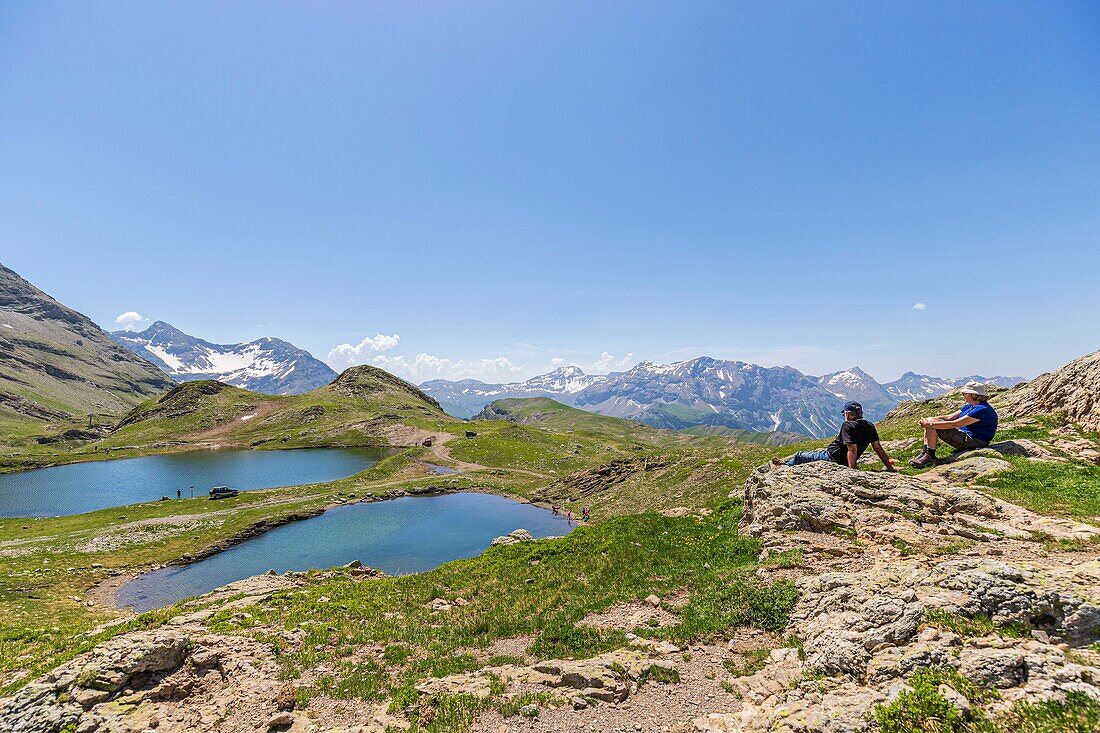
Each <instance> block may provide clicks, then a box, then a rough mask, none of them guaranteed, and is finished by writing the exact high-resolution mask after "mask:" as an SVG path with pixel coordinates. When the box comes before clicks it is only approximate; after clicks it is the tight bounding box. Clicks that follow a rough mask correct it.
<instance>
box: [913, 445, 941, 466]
mask: <svg viewBox="0 0 1100 733" xmlns="http://www.w3.org/2000/svg"><path fill="white" fill-rule="evenodd" d="M909 465H910V466H912V467H913V468H925V467H926V466H934V465H936V452H935V451H930V450H928V449H927V448H925V449H924V450H923V451H921V454H920V455H919V456H917V457H916V458H914V459H913V460H911V461H909Z"/></svg>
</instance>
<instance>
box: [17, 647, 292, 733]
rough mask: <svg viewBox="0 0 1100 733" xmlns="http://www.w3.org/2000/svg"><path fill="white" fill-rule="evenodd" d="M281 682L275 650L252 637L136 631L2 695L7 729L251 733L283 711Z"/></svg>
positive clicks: (24, 731) (20, 731)
mask: <svg viewBox="0 0 1100 733" xmlns="http://www.w3.org/2000/svg"><path fill="white" fill-rule="evenodd" d="M279 685H280V682H279V681H278V676H277V669H276V665H275V662H274V659H273V656H272V654H271V651H270V649H268V648H267V647H266V646H265V645H262V644H259V643H258V642H256V641H254V640H252V639H249V638H247V637H230V636H221V635H216V634H207V633H202V632H201V631H200V630H198V629H195V628H189V629H186V630H185V629H181V628H164V629H158V630H155V631H137V632H131V633H128V634H124V635H121V636H117V637H115V638H113V639H110V640H108V641H106V642H104V643H102V644H100V645H98V646H96V647H95V648H94V649H92V650H91V651H90V652H88V653H86V654H83V655H81V656H79V657H77V658H76V659H74V660H72V661H71V662H68V663H66V664H64V665H62V666H60V667H58V668H57V669H55V670H54V671H53V672H50V673H49V674H47V675H45V676H44V677H42V678H41V679H39V680H37V681H35V682H33V683H31V684H30V685H27V686H26V687H24V688H23V689H22V690H20V691H19V692H17V693H16V694H15V695H14V696H12V697H10V698H7V699H5V700H3V701H0V730H3V731H11V732H12V733H57V732H58V731H63V730H77V731H104V732H106V731H120V732H121V731H140V730H145V729H148V728H156V729H157V730H158V731H167V732H171V733H175V732H177V731H178V732H180V733H182V732H183V731H194V730H215V729H218V730H224V731H247V730H253V729H254V728H256V726H257V725H259V724H260V723H262V722H263V721H264V720H266V719H267V718H269V717H271V715H272V714H273V713H275V712H277V711H276V710H275V708H276V703H275V699H276V693H277V692H278V690H279ZM230 713H231V714H230Z"/></svg>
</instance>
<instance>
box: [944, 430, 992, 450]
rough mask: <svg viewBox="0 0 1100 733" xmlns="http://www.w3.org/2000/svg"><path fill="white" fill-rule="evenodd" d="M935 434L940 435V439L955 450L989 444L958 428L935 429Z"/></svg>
mask: <svg viewBox="0 0 1100 733" xmlns="http://www.w3.org/2000/svg"><path fill="white" fill-rule="evenodd" d="M936 435H938V436H940V440H942V441H943V442H944V443H947V444H948V445H949V446H951V447H952V448H954V449H955V450H957V451H964V450H975V449H977V448H985V447H986V446H987V445H989V443H987V442H986V441H984V440H978V439H977V438H975V437H974V436H973V435H971V434H970V433H964V432H963V431H961V430H959V429H958V428H949V429H947V430H937V431H936Z"/></svg>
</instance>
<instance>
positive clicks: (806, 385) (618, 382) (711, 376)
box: [420, 357, 843, 436]
mask: <svg viewBox="0 0 1100 733" xmlns="http://www.w3.org/2000/svg"><path fill="white" fill-rule="evenodd" d="M420 388H421V389H422V390H424V391H425V392H427V393H428V394H429V395H431V396H432V397H435V398H436V399H437V400H438V401H439V403H440V404H441V405H442V406H443V408H444V409H445V410H447V411H448V412H450V413H451V414H453V415H457V416H459V417H470V416H472V415H474V414H476V413H477V412H479V411H480V410H481V409H482V408H483V407H484V406H485V405H487V404H488V403H490V402H492V401H493V400H498V399H504V398H510V397H551V398H553V399H555V400H557V401H558V402H563V403H565V404H567V405H572V406H574V407H578V408H580V409H583V410H588V411H590V412H596V413H599V414H602V415H610V416H612V417H623V418H628V419H631V420H639V421H641V422H644V423H646V424H649V425H653V426H655V427H662V428H671V429H681V428H687V427H692V426H695V425H714V426H723V427H730V428H742V429H746V430H753V431H764V432H768V431H774V430H782V431H789V432H799V433H807V434H811V435H821V436H823V435H827V434H829V433H830V432H833V431H835V430H836V427H837V425H838V424H839V423H838V419H839V417H840V407H841V406H842V405H843V400H841V399H840V398H839V397H837V396H836V395H834V394H832V393H830V392H829V391H828V390H825V389H823V388H822V387H821V386H819V385H818V384H817V382H816V380H814V379H813V378H811V377H807V376H805V375H804V374H802V373H801V372H799V371H797V370H796V369H792V368H790V367H774V368H768V367H761V366H757V365H755V364H746V363H744V362H738V361H719V360H717V359H711V358H709V357H700V358H698V359H692V360H690V361H682V362H677V363H675V364H653V363H651V362H642V363H641V364H638V365H637V366H635V367H633V368H632V369H630V370H629V371H626V372H615V373H612V374H607V375H591V374H585V373H584V372H583V371H581V370H580V369H579V368H577V367H562V368H561V369H557V370H555V371H553V372H551V373H549V374H544V375H541V376H538V377H534V378H532V379H529V380H527V381H526V382H516V383H512V384H485V383H484V382H478V381H475V380H463V381H460V382H451V381H447V380H442V379H437V380H433V381H430V382H425V383H424V384H422V385H420Z"/></svg>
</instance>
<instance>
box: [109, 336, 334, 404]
mask: <svg viewBox="0 0 1100 733" xmlns="http://www.w3.org/2000/svg"><path fill="white" fill-rule="evenodd" d="M111 338H113V339H114V340H115V341H117V342H118V343H119V344H121V345H122V346H124V347H126V348H127V349H129V350H130V351H131V352H133V353H134V354H137V355H138V356H140V357H142V358H143V359H145V360H147V361H149V362H151V363H152V364H155V365H156V366H157V367H158V368H159V369H160V370H161V371H163V372H164V373H165V374H167V375H168V376H170V377H171V378H172V379H174V380H176V381H177V382H187V381H192V380H196V379H216V380H218V381H219V382H224V383H226V384H231V385H233V386H234V387H243V388H245V389H248V390H251V391H253V392H262V393H264V394H276V395H282V394H301V393H303V392H309V391H310V390H313V389H316V388H317V387H323V386H324V385H326V384H329V383H330V382H332V380H334V379H336V372H334V371H333V370H332V369H330V368H329V367H328V365H326V364H325V363H324V362H321V361H318V360H317V359H315V358H314V357H313V356H312V355H311V354H310V353H309V352H308V351H304V350H303V349H299V348H298V347H296V346H295V345H294V344H291V343H288V342H286V341H283V340H281V339H277V338H270V337H268V338H262V339H257V340H255V341H249V342H248V343H244V344H213V343H210V342H209V341H204V340H202V339H200V338H195V337H194V336H189V335H188V334H186V333H184V332H183V331H180V330H179V329H178V328H175V327H174V326H171V325H170V324H167V323H165V322H164V321H157V322H155V323H153V325H151V326H149V328H147V329H145V330H144V331H141V332H140V333H135V332H133V331H115V332H114V333H112V334H111Z"/></svg>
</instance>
